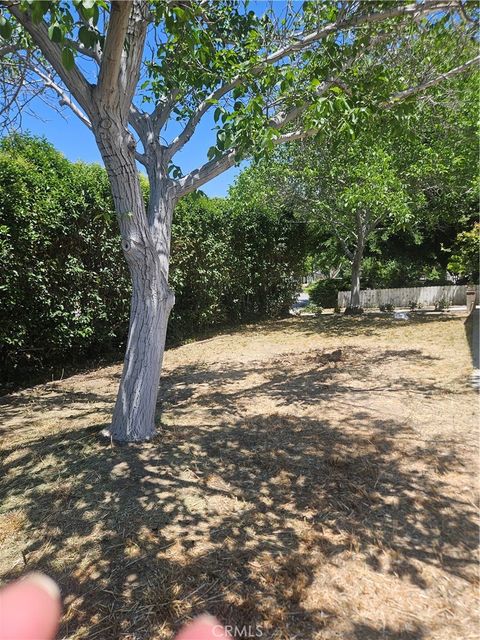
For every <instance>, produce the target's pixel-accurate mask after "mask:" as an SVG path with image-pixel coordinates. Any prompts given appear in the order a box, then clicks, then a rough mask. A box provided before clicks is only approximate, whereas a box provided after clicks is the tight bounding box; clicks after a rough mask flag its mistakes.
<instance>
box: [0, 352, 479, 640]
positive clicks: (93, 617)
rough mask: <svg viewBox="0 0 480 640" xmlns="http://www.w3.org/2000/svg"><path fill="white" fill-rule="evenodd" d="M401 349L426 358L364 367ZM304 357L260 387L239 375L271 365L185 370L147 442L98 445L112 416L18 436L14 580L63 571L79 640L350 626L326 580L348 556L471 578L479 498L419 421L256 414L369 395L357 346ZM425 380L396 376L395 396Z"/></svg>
mask: <svg viewBox="0 0 480 640" xmlns="http://www.w3.org/2000/svg"><path fill="white" fill-rule="evenodd" d="M399 356H400V357H402V358H407V359H408V358H411V359H415V358H418V357H421V356H422V354H421V353H420V354H419V353H418V351H416V350H414V349H411V350H403V351H395V350H389V351H383V352H381V351H378V352H375V353H374V354H369V353H367V352H364V351H361V350H356V351H355V350H354V351H353V352H352V355H351V360H348V361H347V364H348V366H349V367H355V366H360V362H361V363H363V364H362V366H363V371H367V372H368V368H369V367H371V368H373V367H376V366H378V362H379V360H378V359H380V360H381V361H382V362H384V361H385V359H391V358H393V359H394V358H396V357H399ZM289 358H290V360H288V359H286V358H283V359H282V362H281V366H282V367H283V370H282V372H280V373H279V365H280V363H279V362H278V360H275V359H274V360H272V361H268V362H266V363H265V362H264V363H263V365H262V366H263V369H262V375H263V376H264V378H261V379H256V382H255V383H254V384H253V385H252V386H251V387H249V388H246V389H245V388H238V384H239V382H242V381H245V379H246V378H247V377H248V376H251V375H252V374H253V373H254V372H257V373H258V370H259V366H260V363H253V364H252V363H249V364H248V366H235V367H232V366H230V367H220V368H218V369H216V370H211V369H210V370H206V369H201V368H198V367H189V368H186V367H185V368H182V367H179V368H177V369H176V370H175V371H174V372H173V373H172V374H171V375H170V376H168V377H166V378H165V379H164V380H163V382H162V389H163V398H164V399H163V404H164V409H165V408H168V406H169V405H170V404H172V403H173V404H175V406H176V413H175V415H176V421H175V423H174V424H172V425H164V426H163V427H162V429H161V433H160V435H159V436H158V437H157V438H156V439H155V440H154V441H153V442H151V443H149V444H147V445H142V446H140V445H128V446H123V447H119V446H114V447H112V446H111V445H110V444H109V443H108V442H107V443H106V442H105V441H103V440H101V439H99V437H98V432H99V431H100V430H101V429H102V428H103V427H104V424H103V419H102V420H100V421H99V420H98V419H96V420H95V421H94V422H92V424H91V425H90V426H89V427H86V428H78V427H74V426H73V425H71V424H69V422H70V420H72V419H70V418H66V419H65V421H64V426H63V428H62V429H61V431H59V432H56V433H53V434H47V435H41V434H37V435H36V436H34V437H31V438H30V440H29V441H28V442H27V443H26V446H25V447H24V448H23V449H21V450H19V449H18V445H16V444H15V445H9V443H8V440H6V441H5V443H4V445H3V447H2V454H3V474H4V475H3V477H4V484H3V489H2V498H3V499H4V502H3V507H2V512H1V513H5V514H6V515H7V516H9V517H10V518H12V514H17V515H18V517H19V518H20V519H22V518H23V521H22V522H23V524H22V525H21V531H20V530H19V531H18V532H17V534H14V535H13V538H12V539H13V540H15V535H18V540H20V542H19V543H18V545H17V547H15V544H13V543H12V553H13V554H14V555H15V554H16V557H14V556H12V558H11V560H12V562H11V564H10V566H11V567H12V568H10V569H9V570H7V571H6V572H5V573H4V574H3V578H4V579H11V578H13V577H16V576H17V575H19V574H21V573H23V572H25V571H30V570H42V571H45V572H46V573H48V574H50V575H52V576H53V577H55V578H56V579H57V581H58V582H59V584H60V585H61V587H62V592H63V595H64V602H65V615H64V619H63V626H62V634H63V635H62V637H72V636H74V637H75V640H77V638H89V639H90V638H92V639H94V638H123V639H124V640H127V639H128V640H140V639H142V640H153V639H156V638H167V637H171V634H172V633H173V632H174V631H175V630H177V629H178V628H179V627H180V626H181V625H182V623H184V622H185V620H187V619H189V618H190V617H191V616H193V615H196V614H198V613H201V612H203V611H205V610H208V611H209V612H210V613H212V614H214V615H216V616H218V617H219V619H220V620H221V621H222V622H223V623H225V624H229V625H233V626H238V627H240V628H243V627H251V628H252V629H255V628H256V626H257V625H260V628H261V630H262V633H263V637H264V638H266V639H267V640H269V639H272V640H273V639H275V640H277V639H285V640H286V639H287V638H292V637H294V636H295V635H296V636H297V637H302V638H311V637H313V636H314V634H315V633H318V632H319V631H322V630H323V631H322V632H324V633H328V632H329V631H331V632H332V634H334V633H335V629H336V624H337V622H338V620H339V619H340V618H341V617H342V611H341V606H340V604H339V603H335V601H334V599H333V598H332V599H331V601H330V604H329V605H328V606H327V605H326V604H325V603H324V602H323V601H322V598H321V597H320V595H319V593H320V592H319V589H320V587H319V586H318V577H319V574H321V572H322V571H323V570H324V569H325V568H327V567H328V566H331V565H332V563H341V562H342V561H343V558H344V556H345V554H347V553H349V554H354V555H355V557H358V559H359V560H361V561H362V562H364V563H365V564H366V565H368V567H369V569H370V570H372V571H374V572H377V573H379V574H380V573H382V574H386V575H389V576H393V577H396V578H398V579H399V580H406V581H408V582H409V583H410V584H412V585H415V587H417V588H418V589H426V588H427V583H426V581H425V578H424V576H423V573H422V570H421V567H423V566H430V567H434V568H437V569H439V570H441V571H443V572H445V574H447V575H450V576H454V577H456V578H459V579H461V580H465V581H467V582H471V581H472V580H473V579H474V574H475V566H476V565H475V560H474V558H473V554H474V551H475V549H476V548H477V547H478V527H477V523H476V519H475V515H476V514H475V507H474V505H472V504H471V503H469V501H468V500H466V499H464V498H463V496H462V495H460V494H458V493H457V494H455V493H454V492H452V488H451V487H450V486H449V484H448V482H447V480H446V479H444V475H445V474H446V473H447V472H448V471H449V470H454V469H456V468H460V467H461V466H462V460H461V459H460V458H459V456H458V454H457V453H456V451H455V448H454V447H453V446H452V447H451V448H450V449H449V448H448V443H447V446H446V445H445V443H432V442H429V443H427V444H425V443H423V442H422V441H419V440H418V438H417V437H416V434H415V433H414V432H413V431H412V430H411V428H409V426H408V425H406V424H405V422H404V421H401V420H397V419H394V418H391V419H373V418H372V416H371V415H370V414H368V413H365V412H364V411H361V410H352V411H351V413H350V416H349V417H348V418H347V419H344V420H343V421H342V424H338V423H335V422H334V421H333V420H332V419H329V418H324V419H322V418H318V417H316V416H315V417H312V416H309V415H295V413H294V412H293V413H288V414H285V413H279V412H278V411H271V412H270V413H268V414H267V415H265V413H263V412H262V413H258V414H253V415H249V416H245V415H242V409H241V406H242V404H241V403H242V402H248V403H254V402H255V398H258V397H259V396H262V395H264V396H268V397H269V398H270V399H271V400H272V401H275V403H276V406H277V407H279V408H281V407H283V406H285V407H288V406H290V405H292V403H300V404H301V405H304V406H307V407H310V406H316V405H318V404H319V403H321V402H330V401H331V398H332V397H337V398H340V399H341V398H345V397H346V395H347V394H351V393H352V392H357V391H358V390H357V388H356V387H352V385H351V384H349V383H348V382H347V381H346V379H344V378H343V377H342V375H341V374H342V368H343V367H344V366H345V363H346V360H345V355H344V354H343V353H342V350H336V351H333V352H330V353H325V352H308V353H302V354H296V355H295V356H293V355H292V356H289ZM302 363H303V364H302ZM300 364H302V366H301V367H300ZM299 368H300V370H299ZM414 384H416V383H415V382H414V381H413V380H406V379H405V380H396V381H394V382H392V381H389V380H386V381H385V384H384V385H382V386H380V387H379V388H378V390H379V391H380V390H381V391H382V392H383V391H386V390H388V389H389V388H394V389H398V388H400V389H401V388H404V387H405V386H406V385H408V386H409V388H411V387H412V386H413V385H414ZM417 384H418V383H417ZM426 387H428V389H427V391H428V390H433V391H435V392H442V393H443V390H441V388H440V387H438V386H437V385H426ZM362 391H365V392H367V393H372V392H373V391H375V389H372V388H367V389H362ZM424 391H425V388H424V385H420V392H421V393H423V392H424ZM83 400H84V402H85V405H86V406H87V405H90V404H91V403H96V402H102V401H104V400H105V397H104V396H101V395H99V396H96V394H92V393H85V394H84V397H83ZM193 400H194V401H195V403H196V405H199V406H200V407H205V408H208V413H209V415H210V419H208V420H204V421H202V422H200V423H198V424H196V425H195V427H193V426H192V424H191V423H190V422H189V421H188V420H187V417H188V411H189V406H190V403H191V402H192V401H193ZM75 401H76V402H78V403H81V402H82V393H80V392H78V393H77V394H76V395H75ZM14 408H15V410H17V409H19V407H18V406H17V407H14ZM20 408H21V407H20ZM222 411H223V413H222ZM320 414H321V411H319V412H318V415H320ZM219 415H221V416H222V418H221V419H218V420H215V417H216V416H219ZM316 415H317V414H316ZM400 441H401V442H402V446H403V447H404V448H403V449H402V450H400V449H399V442H400ZM425 465H427V466H432V465H437V467H438V470H439V473H438V474H437V475H436V476H435V477H433V476H431V475H428V474H426V473H425ZM0 531H1V528H0ZM21 532H23V533H24V535H23V536H21V535H20V534H21ZM385 550H388V552H389V554H390V556H389V557H390V558H391V560H390V562H389V564H387V565H386V564H385V560H384V557H383V556H384V552H385ZM312 593H313V594H314V595H313V597H312ZM352 624H353V623H352ZM349 633H350V635H348V634H347V635H345V637H347V638H348V637H350V638H352V640H360V639H362V640H363V639H365V640H367V639H373V638H391V640H413V638H415V639H416V640H419V639H421V638H423V637H424V630H423V628H422V625H421V624H419V625H417V626H416V628H415V629H414V630H413V631H410V630H405V629H394V628H390V627H387V628H383V629H380V628H376V627H374V626H371V625H369V624H359V623H354V624H353V626H352V629H351V631H350V632H349ZM322 637H323V636H322ZM325 637H327V636H325ZM331 637H334V636H333V635H332V636H331Z"/></svg>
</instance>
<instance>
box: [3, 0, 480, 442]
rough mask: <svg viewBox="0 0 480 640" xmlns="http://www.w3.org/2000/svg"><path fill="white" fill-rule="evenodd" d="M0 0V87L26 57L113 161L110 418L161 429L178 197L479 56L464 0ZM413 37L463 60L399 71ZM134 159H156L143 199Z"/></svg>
mask: <svg viewBox="0 0 480 640" xmlns="http://www.w3.org/2000/svg"><path fill="white" fill-rule="evenodd" d="M0 7H3V9H4V13H3V14H2V16H1V19H0V36H1V37H2V38H3V40H2V41H1V42H0V55H1V56H2V58H3V63H2V70H3V71H2V74H3V87H4V90H3V94H4V95H6V96H7V100H6V103H7V108H10V107H15V105H16V104H17V103H18V99H17V97H15V96H16V95H18V94H16V92H15V91H14V92H13V94H12V93H11V92H9V91H8V90H5V87H8V86H10V85H11V82H12V77H11V75H8V72H7V71H6V69H12V66H13V68H15V65H16V68H18V69H21V70H22V71H21V72H19V73H18V74H17V75H16V76H15V78H16V79H17V80H18V82H19V83H23V87H25V90H26V91H30V90H31V86H32V78H33V81H35V80H36V81H37V82H38V81H40V83H43V86H44V88H46V89H48V90H49V91H53V92H54V93H56V94H58V96H59V97H60V100H61V103H62V104H64V105H67V106H68V107H70V108H71V109H72V111H73V112H74V113H75V114H76V115H77V116H78V117H79V118H80V119H81V120H82V122H84V124H85V125H86V126H88V127H90V128H91V129H92V131H93V133H94V135H95V139H96V141H97V144H98V147H99V150H100V152H101V155H102V158H103V161H104V163H105V167H106V169H107V172H108V175H109V180H110V185H111V189H112V194H113V201H114V205H115V210H116V213H117V219H118V223H119V228H120V234H121V238H122V248H123V252H124V255H125V258H126V261H127V263H128V266H129V270H130V275H131V278H132V305H131V318H130V330H129V338H128V343H127V352H126V357H125V366H124V369H123V373H122V378H121V381H120V388H119V392H118V397H117V402H116V405H115V409H114V414H113V418H112V424H111V429H110V433H111V435H112V437H114V438H116V439H119V440H128V441H134V440H145V439H148V438H150V437H151V436H152V435H153V433H154V431H155V427H154V415H155V405H156V398H157V393H158V381H159V376H160V371H161V366H162V359H163V350H164V343H165V335H166V328H167V321H168V316H169V313H170V310H171V308H172V306H173V303H174V294H173V290H172V289H171V287H170V286H169V281H168V278H169V264H170V239H171V228H172V216H173V209H174V206H175V203H176V202H177V201H178V199H179V198H180V197H181V196H183V195H186V194H187V193H190V192H192V191H194V190H195V189H198V188H199V187H201V186H202V185H203V184H205V183H206V182H207V181H208V180H210V179H212V178H213V177H215V176H217V175H219V174H220V173H221V172H222V171H225V170H226V169H228V168H229V167H231V166H232V165H233V164H235V162H237V161H238V160H239V159H241V158H242V157H244V156H245V155H248V154H251V153H253V154H254V155H257V156H258V155H260V154H261V153H262V152H263V150H265V149H271V148H272V147H274V146H275V145H278V144H282V143H285V142H289V141H291V140H296V139H300V138H303V137H304V136H306V135H316V134H317V133H319V132H320V133H321V132H322V131H324V130H325V129H328V127H329V126H330V125H329V118H333V119H334V121H335V122H337V121H339V120H340V121H342V122H344V123H345V126H347V127H348V126H349V122H351V121H352V120H354V119H356V118H358V116H359V115H360V114H362V113H364V112H365V110H368V109H370V108H373V109H375V108H377V107H386V106H388V105H394V104H396V103H397V102H399V101H402V100H404V99H407V98H409V97H410V96H412V95H414V94H417V93H419V92H421V91H424V90H427V89H430V87H432V86H434V85H436V84H437V83H438V82H441V81H444V80H448V79H449V78H451V77H453V76H454V75H456V74H458V73H460V72H463V71H465V70H467V69H468V68H471V67H472V65H473V64H474V63H475V62H476V60H477V59H478V58H477V57H475V58H467V57H466V56H465V53H464V47H463V44H464V42H465V38H466V37H467V38H468V37H470V36H469V33H468V32H469V31H470V30H471V28H472V25H471V24H470V20H469V19H468V13H469V11H470V4H467V3H465V6H464V5H463V4H461V3H460V2H445V1H444V0H424V1H423V2H414V3H411V4H405V3H404V2H397V1H394V2H391V1H390V2H384V1H383V0H379V1H374V2H368V3H364V2H337V1H336V0H325V1H324V2H318V3H317V2H305V3H303V6H302V10H301V11H298V10H297V8H294V7H293V5H291V4H290V3H286V4H285V7H284V8H285V15H283V16H278V15H277V14H275V12H274V11H267V12H266V14H265V15H263V16H259V15H257V14H256V13H254V12H253V11H248V10H244V9H243V3H242V4H241V3H236V2H231V1H225V2H222V1H218V0H214V1H211V2H210V1H208V0H198V1H194V0H191V1H189V2H166V1H163V0H157V1H156V2H153V1H152V2H148V1H147V0H124V1H123V2H119V1H116V2H112V3H110V4H107V3H106V2H105V1H104V0H75V1H74V2H73V3H72V4H70V3H69V2H63V1H62V2H50V1H46V0H45V1H43V0H21V1H20V2H15V1H13V0H2V2H0ZM473 10H474V11H475V9H473ZM464 16H467V19H466V20H465V19H464ZM147 32H149V36H148V44H149V46H148V47H146V43H147ZM17 34H20V36H18V35H17ZM418 42H419V43H424V44H425V47H426V49H427V50H428V51H435V50H437V49H438V50H442V49H445V48H446V46H447V45H448V47H449V50H450V53H452V52H454V51H456V52H457V55H456V59H455V63H454V65H453V66H451V67H447V66H446V65H447V64H448V62H449V61H450V60H451V59H452V57H453V56H452V55H449V56H444V57H442V56H434V55H429V56H423V58H422V57H420V56H418V57H417V62H418V65H417V66H416V67H413V66H412V68H411V72H410V73H409V74H408V75H405V73H402V70H404V69H405V68H406V65H405V57H407V58H408V51H409V49H410V48H411V45H412V44H414V43H418ZM12 46H14V47H15V51H12V50H11V47H12ZM415 46H419V45H417V44H415ZM422 60H425V64H422ZM397 61H399V62H400V66H399V69H400V72H397V71H396V69H397ZM6 74H7V77H6ZM5 78H6V79H5ZM19 86H20V85H19ZM345 87H348V91H347V93H346V94H342V88H345ZM334 90H340V93H338V91H334ZM344 90H345V89H343V91H344ZM348 94H351V96H352V98H351V100H349V99H347V98H346V95H348ZM142 98H143V99H144V101H145V103H147V104H148V103H150V104H151V110H150V111H149V112H147V111H143V110H142V109H141V108H140V106H139V105H140V102H141V99H142ZM4 110H5V109H1V108H0V111H4ZM211 111H212V112H213V115H214V120H215V122H216V123H217V125H218V131H217V140H216V144H215V145H214V146H213V147H211V148H210V149H209V150H208V153H207V155H208V161H207V162H206V163H205V164H203V165H202V166H201V167H198V168H197V169H195V170H194V171H191V172H190V173H188V174H187V175H182V173H181V170H180V168H179V167H177V166H176V165H175V164H174V157H175V155H176V154H177V153H178V152H179V151H180V150H181V149H182V148H183V147H184V145H185V144H186V143H187V142H188V141H189V140H190V139H191V137H192V135H193V134H194V132H195V129H196V127H197V125H198V124H199V122H200V121H201V120H202V118H203V117H204V116H205V115H206V114H207V113H209V112H211ZM171 120H174V121H177V122H178V123H179V125H180V126H179V127H178V131H179V132H178V134H177V135H174V137H173V138H171V139H170V141H169V142H168V143H166V142H165V140H164V137H163V130H164V127H165V125H166V124H167V122H169V121H171ZM170 131H171V129H170ZM161 132H162V135H161ZM136 161H139V162H141V163H142V164H143V165H144V166H145V169H146V172H147V175H148V180H149V201H148V207H147V208H146V207H145V203H144V199H143V197H142V191H141V187H140V183H139V179H138V174H137V167H136Z"/></svg>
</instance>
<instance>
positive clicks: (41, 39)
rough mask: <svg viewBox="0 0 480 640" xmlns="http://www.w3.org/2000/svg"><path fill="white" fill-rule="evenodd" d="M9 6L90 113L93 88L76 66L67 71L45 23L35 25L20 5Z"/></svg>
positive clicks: (66, 84)
mask: <svg viewBox="0 0 480 640" xmlns="http://www.w3.org/2000/svg"><path fill="white" fill-rule="evenodd" d="M7 6H8V10H9V11H10V13H11V14H12V15H13V16H14V17H15V19H16V20H17V21H18V22H19V23H20V24H21V25H22V26H23V28H24V29H25V30H26V31H27V32H28V33H29V34H30V35H31V36H32V38H33V41H34V42H35V44H36V45H37V46H38V48H39V49H40V50H41V52H42V54H43V55H44V56H45V58H46V60H48V62H49V63H50V64H51V65H52V67H53V69H54V70H55V72H56V73H57V74H58V75H59V76H60V78H61V80H62V82H63V83H64V84H65V86H67V87H68V88H69V90H70V91H71V93H72V95H73V97H74V98H75V100H76V101H77V102H78V103H79V104H80V106H81V107H82V109H83V110H84V111H86V112H87V113H88V112H89V107H90V97H91V90H92V86H91V85H90V84H89V83H88V82H87V80H86V78H85V76H84V75H83V74H82V73H81V71H80V70H79V69H78V67H77V66H76V65H74V67H73V69H71V70H70V71H67V69H66V68H65V66H64V65H63V62H62V51H61V48H60V47H59V46H58V44H56V43H55V42H52V41H51V40H50V38H49V37H48V29H47V26H46V24H45V22H40V23H39V24H35V23H34V22H33V21H32V19H31V18H30V16H29V15H28V13H26V12H25V11H22V10H21V9H20V7H19V6H18V5H16V4H10V3H8V5H7Z"/></svg>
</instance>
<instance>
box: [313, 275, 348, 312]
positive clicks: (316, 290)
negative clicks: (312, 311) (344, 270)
mask: <svg viewBox="0 0 480 640" xmlns="http://www.w3.org/2000/svg"><path fill="white" fill-rule="evenodd" d="M341 289H342V282H341V281H340V280H335V279H333V278H327V279H325V280H317V281H316V282H313V283H312V284H311V285H310V286H309V287H308V294H309V296H310V300H311V301H312V302H313V304H316V305H318V306H321V307H323V308H326V309H331V308H334V307H336V306H337V300H338V292H339V291H340V290H341Z"/></svg>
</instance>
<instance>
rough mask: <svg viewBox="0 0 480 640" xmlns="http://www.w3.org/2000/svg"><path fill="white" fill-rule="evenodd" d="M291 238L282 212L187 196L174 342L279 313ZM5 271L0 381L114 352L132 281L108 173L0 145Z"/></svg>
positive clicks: (11, 142) (288, 286)
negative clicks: (232, 206) (216, 327)
mask: <svg viewBox="0 0 480 640" xmlns="http://www.w3.org/2000/svg"><path fill="white" fill-rule="evenodd" d="M297 226H298V225H297ZM297 231H298V230H297V229H296V228H295V226H294V225H293V222H292V221H291V220H290V219H289V217H288V216H287V215H284V214H281V215H280V214H279V215H276V216H273V217H272V216H270V217H269V216H265V215H264V214H263V213H257V212H255V211H243V212H242V211H240V212H239V211H238V210H237V209H236V210H235V213H232V212H231V210H230V204H229V201H228V200H222V199H209V198H207V197H206V196H204V195H202V194H192V195H191V196H187V197H186V198H184V199H183V200H182V201H181V202H180V203H179V205H178V207H177V209H176V211H175V216H174V226H173V234H172V264H171V272H170V273H171V283H172V285H173V287H174V289H175V292H176V304H175V307H174V309H173V311H172V315H171V320H170V325H169V338H168V339H169V340H170V342H172V341H178V340H181V339H184V338H187V337H191V336H194V335H195V334H198V333H199V332H201V331H202V330H204V329H205V328H207V327H210V326H214V325H225V324H228V323H233V322H239V321H244V320H248V319H253V318H256V317H259V316H277V315H280V314H282V313H283V312H285V310H287V309H288V307H289V306H290V303H291V301H292V299H293V297H294V296H295V292H296V289H297V282H298V276H299V275H300V273H301V268H302V262H303V258H304V255H303V252H302V248H301V246H300V247H299V246H298V242H297V237H298V236H297V235H296V232H297ZM0 274H1V275H0V374H1V377H2V381H3V382H6V381H9V380H18V379H19V378H21V377H22V376H24V375H28V374H29V373H34V372H38V371H42V370H45V369H46V368H48V367H51V366H54V367H56V371H58V370H60V369H59V368H60V367H63V366H66V365H72V364H73V365H75V364H77V363H80V362H81V361H84V360H85V359H89V358H98V357H101V356H103V355H106V354H109V353H112V352H113V353H117V354H118V353H119V350H120V349H122V348H123V346H124V343H125V339H126V335H127V329H128V315H129V304H130V281H129V274H128V269H127V267H126V263H125V261H124V258H123V255H122V251H121V248H120V241H119V237H118V231H117V225H116V220H115V216H114V213H113V204H112V201H111V197H110V188H109V184H108V179H107V176H106V173H105V171H104V169H102V168H101V167H100V166H98V165H87V164H83V163H71V162H69V161H68V160H66V159H65V158H64V157H63V156H62V155H61V154H60V153H58V152H57V151H56V150H55V149H54V148H53V147H52V146H51V145H50V144H49V143H47V142H46V141H45V140H40V139H36V138H32V137H30V136H19V135H14V136H11V137H8V138H4V139H2V140H1V141H0Z"/></svg>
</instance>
